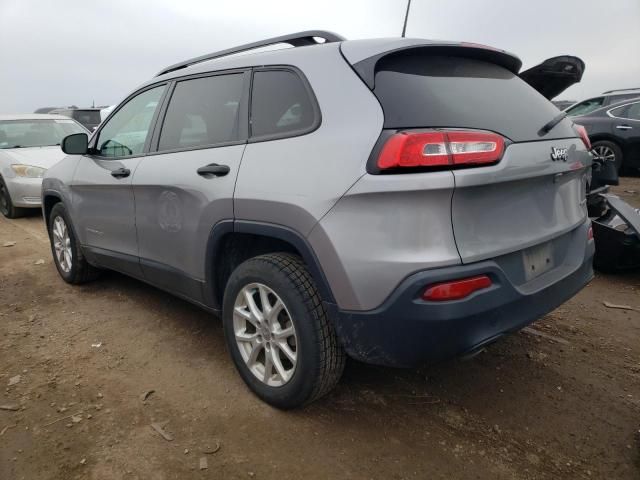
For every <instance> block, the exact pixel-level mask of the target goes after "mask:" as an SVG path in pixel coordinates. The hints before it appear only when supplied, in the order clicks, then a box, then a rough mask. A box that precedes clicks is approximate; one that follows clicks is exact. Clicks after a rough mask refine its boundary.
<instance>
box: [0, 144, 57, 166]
mask: <svg viewBox="0 0 640 480" xmlns="http://www.w3.org/2000/svg"><path fill="white" fill-rule="evenodd" d="M2 157H4V158H5V159H8V160H9V163H12V164H13V163H19V164H22V165H33V166H34V167H42V168H51V167H52V166H54V165H55V164H56V163H58V162H59V161H60V160H62V159H63V158H64V157H65V153H64V152H63V151H62V150H61V149H60V147H59V146H57V145H54V146H51V147H26V148H12V149H6V150H0V158H2Z"/></svg>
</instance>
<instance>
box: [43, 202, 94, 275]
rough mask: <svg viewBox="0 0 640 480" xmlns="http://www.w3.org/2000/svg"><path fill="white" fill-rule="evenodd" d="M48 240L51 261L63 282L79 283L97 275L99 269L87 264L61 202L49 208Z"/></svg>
mask: <svg viewBox="0 0 640 480" xmlns="http://www.w3.org/2000/svg"><path fill="white" fill-rule="evenodd" d="M49 240H50V243H51V253H52V254H53V262H54V263H55V265H56V268H57V269H58V273H59V274H60V276H61V277H62V279H63V280H64V281H65V282H67V283H71V284H81V283H86V282H88V281H91V280H93V279H95V278H96V277H98V276H99V274H100V270H98V269H97V268H95V267H93V266H91V265H89V263H88V262H87V260H86V259H85V258H84V255H83V254H82V249H81V248H80V244H79V243H78V239H77V238H76V235H75V232H74V231H73V228H72V227H71V222H70V221H69V215H68V214H67V209H66V208H65V207H64V205H63V204H62V203H56V204H55V205H54V206H53V208H52V209H51V214H50V215H49Z"/></svg>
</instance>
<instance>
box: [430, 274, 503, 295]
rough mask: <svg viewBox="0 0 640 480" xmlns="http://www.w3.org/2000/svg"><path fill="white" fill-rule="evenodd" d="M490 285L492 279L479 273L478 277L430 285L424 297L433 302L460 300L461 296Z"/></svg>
mask: <svg viewBox="0 0 640 480" xmlns="http://www.w3.org/2000/svg"><path fill="white" fill-rule="evenodd" d="M490 286H491V279H490V278H489V277H488V276H486V275H479V276H477V277H471V278H464V279H462V280H453V281H451V282H443V283H436V284H435V285H430V286H429V287H427V288H426V289H425V291H424V293H423V294H422V298H423V299H424V300H429V301H431V302H444V301H447V300H460V299H461V298H465V297H468V296H469V295H471V294H472V293H473V292H476V291H478V290H482V289H483V288H488V287H490Z"/></svg>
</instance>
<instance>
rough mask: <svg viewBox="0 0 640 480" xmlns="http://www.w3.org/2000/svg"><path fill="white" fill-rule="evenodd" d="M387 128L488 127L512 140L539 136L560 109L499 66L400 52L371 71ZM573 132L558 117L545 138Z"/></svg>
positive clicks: (570, 134) (562, 135) (573, 133)
mask: <svg viewBox="0 0 640 480" xmlns="http://www.w3.org/2000/svg"><path fill="white" fill-rule="evenodd" d="M374 93H375V95H376V96H377V97H378V100H380V103H381V105H382V108H383V110H384V116H385V127H386V128H424V127H454V128H471V129H481V130H491V131H494V132H498V133H500V134H502V135H504V136H505V137H507V138H510V139H511V140H513V141H527V140H539V139H540V136H539V135H538V132H539V130H540V129H541V128H542V126H543V125H545V124H546V123H547V122H549V120H551V119H552V118H554V117H555V116H557V115H558V109H557V108H556V107H554V106H553V104H552V103H551V102H549V101H548V100H547V99H546V98H544V97H543V96H542V95H540V93H538V92H537V91H536V90H534V89H533V88H532V87H531V86H529V85H528V84H527V83H525V82H524V81H523V80H522V79H521V78H519V77H518V76H517V75H515V74H513V73H511V72H510V71H508V70H506V69H505V68H503V67H500V66H498V65H495V64H492V63H488V62H484V61H481V60H474V59H469V58H461V57H452V56H451V57H439V56H426V55H400V56H391V57H386V58H384V59H382V60H381V61H380V63H379V66H378V72H377V73H376V77H375V90H374ZM563 137H575V132H574V131H573V129H572V128H571V123H570V122H569V121H568V120H566V121H563V122H560V124H558V125H557V126H556V127H555V128H554V129H553V130H551V132H549V133H548V134H547V135H546V136H545V139H548V138H563Z"/></svg>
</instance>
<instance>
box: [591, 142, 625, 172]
mask: <svg viewBox="0 0 640 480" xmlns="http://www.w3.org/2000/svg"><path fill="white" fill-rule="evenodd" d="M591 153H593V154H594V155H595V156H596V158H599V159H601V160H602V161H607V162H614V163H615V165H616V171H617V172H618V173H621V172H622V171H623V165H622V149H621V148H620V147H619V146H618V145H617V144H616V143H613V142H610V141H608V140H599V141H597V142H593V145H591Z"/></svg>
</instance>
